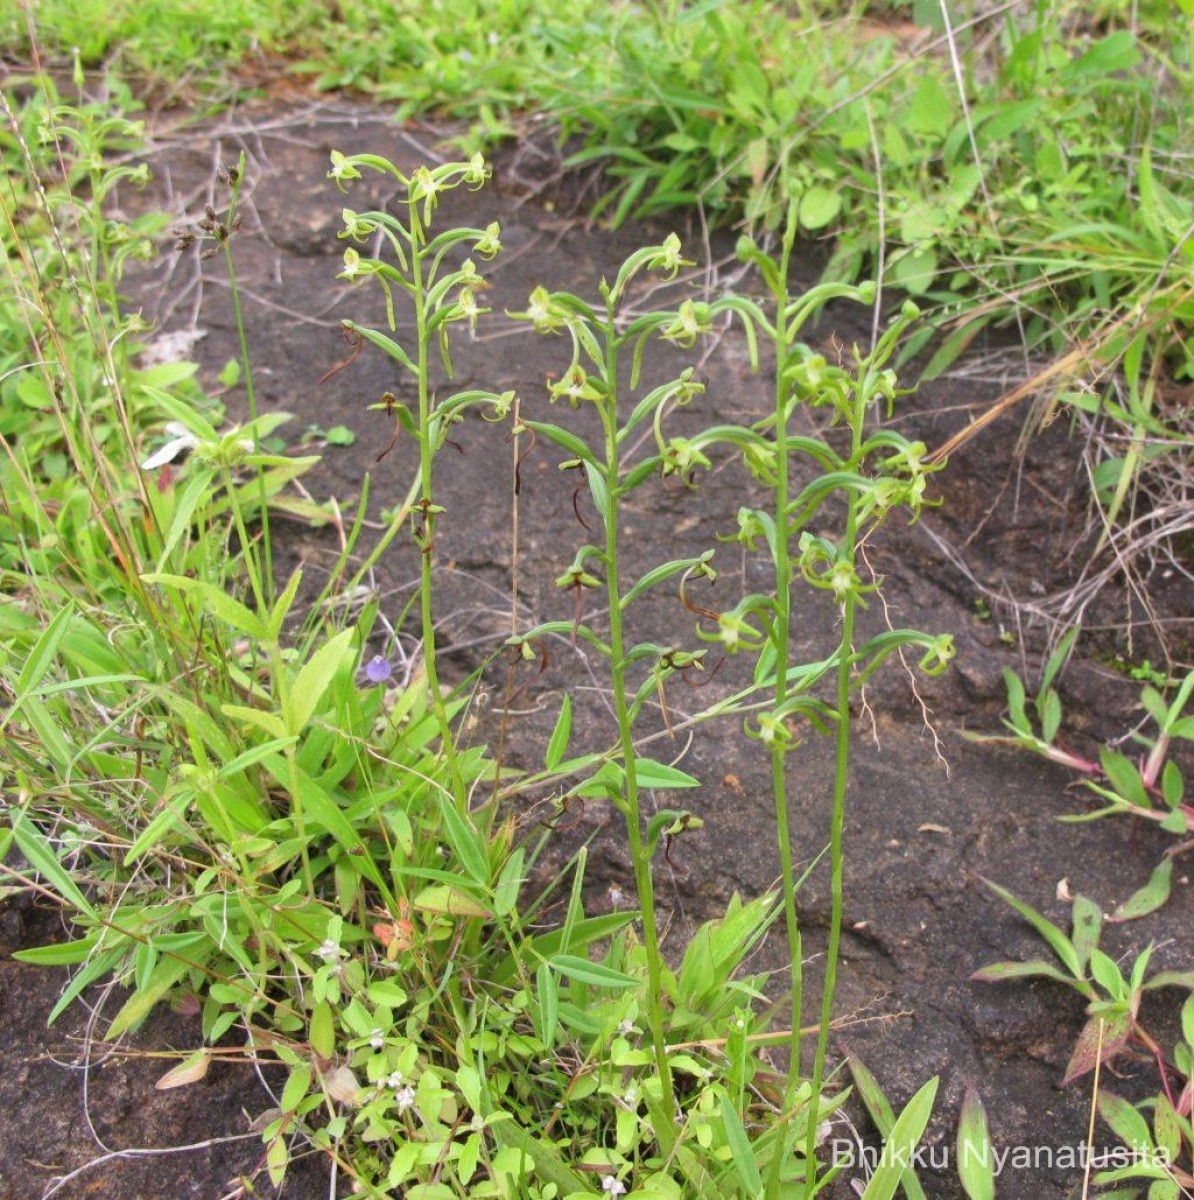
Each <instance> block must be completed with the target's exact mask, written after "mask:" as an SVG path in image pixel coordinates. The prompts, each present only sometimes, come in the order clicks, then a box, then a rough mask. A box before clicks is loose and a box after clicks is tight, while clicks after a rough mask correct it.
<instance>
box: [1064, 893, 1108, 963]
mask: <svg viewBox="0 0 1194 1200" xmlns="http://www.w3.org/2000/svg"><path fill="white" fill-rule="evenodd" d="M1072 920H1073V941H1074V951H1075V953H1076V954H1077V955H1078V964H1079V966H1080V967H1082V968H1083V969H1085V968H1086V964H1087V962H1089V961H1090V952H1091V951H1092V950H1093V949H1094V948H1095V947H1096V946H1097V945H1098V944H1099V935H1100V934H1101V933H1102V931H1103V910H1102V909H1101V908H1100V907H1099V906H1098V905H1097V904H1096V903H1095V902H1094V901H1093V900H1089V899H1087V897H1086V896H1082V895H1078V896H1075V897H1074V908H1073V917H1072Z"/></svg>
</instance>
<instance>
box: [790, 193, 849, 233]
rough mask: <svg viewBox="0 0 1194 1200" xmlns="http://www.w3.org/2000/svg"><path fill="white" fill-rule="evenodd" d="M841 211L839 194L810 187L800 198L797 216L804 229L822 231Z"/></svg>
mask: <svg viewBox="0 0 1194 1200" xmlns="http://www.w3.org/2000/svg"><path fill="white" fill-rule="evenodd" d="M841 211H842V197H841V193H840V192H836V191H830V189H829V188H825V187H811V188H809V189H808V191H807V192H805V193H804V195H803V196H801V197H800V207H799V211H798V216H799V219H800V224H801V225H803V226H804V228H805V229H810V230H812V229H824V228H825V226H826V225H828V224H829V223H830V222H831V221H833V220H835V219H836V217H837V215H838V213H840V212H841Z"/></svg>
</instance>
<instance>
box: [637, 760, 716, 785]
mask: <svg viewBox="0 0 1194 1200" xmlns="http://www.w3.org/2000/svg"><path fill="white" fill-rule="evenodd" d="M634 769H635V774H636V775H637V777H638V785H639V787H642V788H659V789H663V788H694V787H700V786H701V781H700V780H699V779H695V778H694V777H693V776H691V775H689V774H688V773H687V772H686V771H681V770H680V769H679V768H678V767H669V766H666V765H665V764H664V763H661V762H656V761H655V760H654V759H651V758H636V759H635V760H634Z"/></svg>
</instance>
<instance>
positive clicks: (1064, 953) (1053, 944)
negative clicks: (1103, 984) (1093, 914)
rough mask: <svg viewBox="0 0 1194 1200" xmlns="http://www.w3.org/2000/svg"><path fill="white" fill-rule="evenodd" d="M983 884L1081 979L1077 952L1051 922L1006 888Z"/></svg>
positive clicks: (989, 883) (1076, 977)
mask: <svg viewBox="0 0 1194 1200" xmlns="http://www.w3.org/2000/svg"><path fill="white" fill-rule="evenodd" d="M983 883H985V884H986V885H987V887H989V888H990V889H991V891H993V892H994V893H995V895H997V896H998V897H999V898H1000V899H1001V900H1004V901H1006V902H1007V903H1008V904H1010V905H1011V906H1012V908H1014V909H1015V910H1016V912H1018V913H1019V914H1020V916H1022V917H1023V918H1024V919H1025V920H1026V921H1027V922H1028V923H1029V924H1030V925H1031V926H1032V927H1033V929H1035V930H1036V931H1037V933H1039V934H1040V935H1041V937H1043V938H1044V939H1045V941H1046V942H1048V943H1049V946H1050V948H1051V949H1052V950H1053V953H1054V954H1056V955H1057V957H1058V959H1059V960H1060V961H1061V964H1062V966H1064V967H1065V968H1066V970H1068V971H1069V972H1071V974H1072V975H1073V976H1074V978H1075V979H1081V978H1082V966H1081V964H1080V963H1079V962H1078V952H1077V951H1076V950H1075V949H1074V944H1073V942H1071V941H1070V939H1069V938H1068V937H1066V935H1065V934H1064V933H1062V932H1061V930H1060V929H1058V928H1057V926H1056V925H1054V924H1053V922H1052V921H1048V920H1046V919H1045V918H1044V917H1042V916H1041V914H1040V913H1039V912H1037V911H1036V909H1035V908H1033V907H1032V906H1031V905H1028V904H1025V903H1024V902H1023V901H1021V900H1017V899H1016V897H1015V896H1013V895H1012V894H1011V892H1009V891H1008V890H1007V889H1006V888H1001V887H1000V886H999V884H997V883H992V882H991V881H990V880H989V879H984V880H983Z"/></svg>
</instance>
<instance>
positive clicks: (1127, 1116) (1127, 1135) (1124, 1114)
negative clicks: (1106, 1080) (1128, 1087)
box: [1098, 1088, 1153, 1153]
mask: <svg viewBox="0 0 1194 1200" xmlns="http://www.w3.org/2000/svg"><path fill="white" fill-rule="evenodd" d="M1098 1107H1099V1116H1100V1117H1102V1118H1103V1120H1104V1121H1106V1122H1107V1124H1108V1125H1110V1126H1111V1129H1112V1130H1113V1131H1114V1133H1115V1136H1116V1137H1117V1138H1119V1139H1120V1141H1122V1142H1123V1143H1124V1144H1125V1145H1126V1146H1128V1147H1129V1148H1130V1149H1132V1150H1136V1151H1139V1152H1141V1153H1143V1152H1146V1151H1149V1150H1151V1149H1152V1148H1153V1139H1152V1134H1151V1133H1150V1132H1149V1128H1148V1122H1147V1121H1146V1120H1145V1119H1144V1117H1143V1116H1141V1114H1140V1113H1139V1112H1137V1110H1136V1109H1135V1107H1134V1106H1133V1105H1131V1104H1129V1103H1128V1101H1127V1100H1125V1099H1123V1097H1121V1096H1117V1095H1116V1094H1115V1093H1114V1092H1109V1091H1107V1090H1106V1089H1102V1088H1101V1089H1100V1090H1099V1098H1098Z"/></svg>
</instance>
